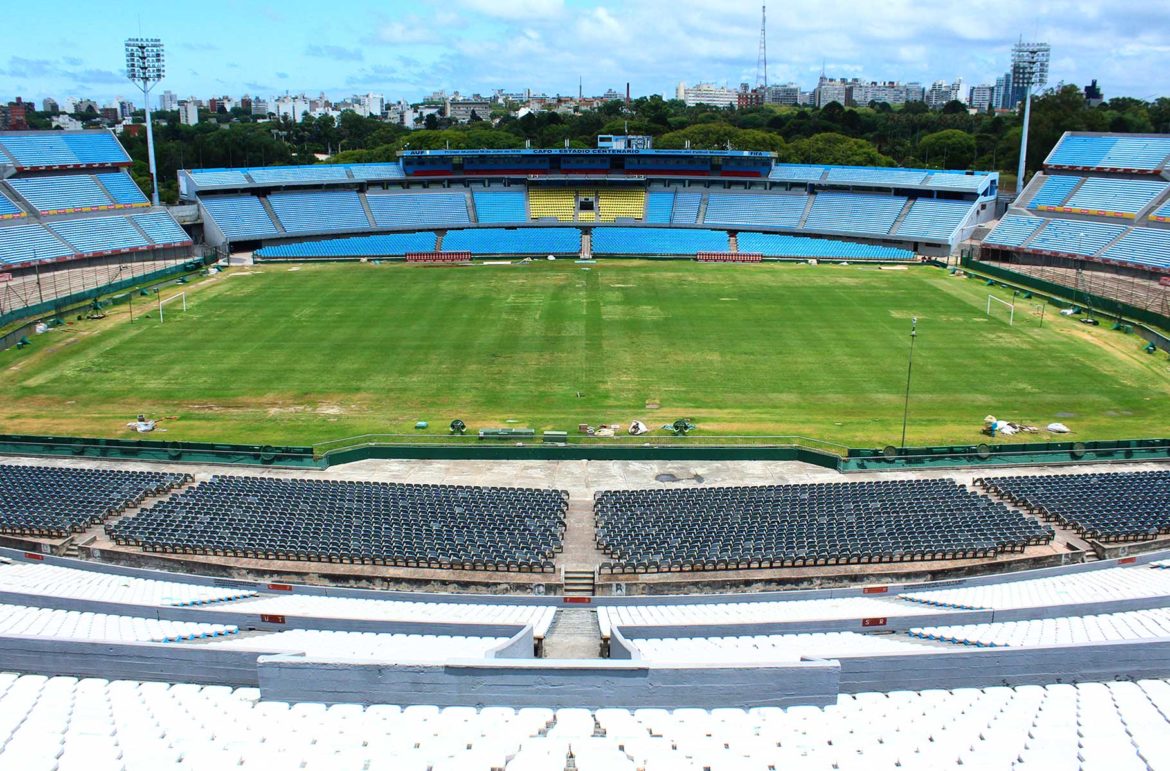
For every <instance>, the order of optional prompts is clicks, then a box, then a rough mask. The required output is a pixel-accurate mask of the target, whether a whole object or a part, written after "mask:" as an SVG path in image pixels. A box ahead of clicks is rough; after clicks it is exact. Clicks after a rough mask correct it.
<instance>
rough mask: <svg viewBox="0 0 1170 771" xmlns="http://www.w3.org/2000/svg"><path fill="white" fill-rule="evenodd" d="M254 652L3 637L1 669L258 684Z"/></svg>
mask: <svg viewBox="0 0 1170 771" xmlns="http://www.w3.org/2000/svg"><path fill="white" fill-rule="evenodd" d="M263 655H265V654H264V653H263V652H255V651H221V650H215V649H213V648H207V647H204V646H202V645H182V644H168V643H93V642H83V641H79V640H55V639H52V638H45V637H0V669H4V670H6V671H11V672H25V673H30V674H40V675H49V676H53V675H68V676H72V677H100V678H104V679H106V680H152V681H161V682H170V683H173V682H183V683H199V684H205V685H232V686H252V687H255V686H257V685H259V678H258V675H257V669H256V660H257V659H258V658H259V657H260V656H263Z"/></svg>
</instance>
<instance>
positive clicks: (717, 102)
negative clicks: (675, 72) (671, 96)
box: [675, 83, 739, 107]
mask: <svg viewBox="0 0 1170 771" xmlns="http://www.w3.org/2000/svg"><path fill="white" fill-rule="evenodd" d="M675 95H676V97H677V98H678V99H681V100H682V101H683V102H684V103H685V104H686V106H687V107H695V106H697V105H700V104H705V105H707V106H708V107H733V106H735V105H736V104H737V103H738V102H739V94H738V92H736V91H732V90H731V89H730V88H723V87H722V86H716V85H715V84H713V83H696V84H695V85H694V86H689V87H688V86H687V84H686V83H679V84H678V88H677V89H676V91H675Z"/></svg>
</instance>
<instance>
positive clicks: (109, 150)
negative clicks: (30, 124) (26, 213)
mask: <svg viewBox="0 0 1170 771" xmlns="http://www.w3.org/2000/svg"><path fill="white" fill-rule="evenodd" d="M0 150H3V151H4V152H6V153H7V154H8V155H9V156H10V157H11V158H12V160H13V162H14V163H15V165H16V168H17V169H19V170H22V171H24V170H34V169H59V168H70V167H74V168H87V167H98V166H129V165H130V156H128V155H127V154H126V151H125V150H123V149H122V145H120V144H119V143H118V140H117V139H115V138H114V135H113V134H112V133H110V132H109V131H106V130H100V131H30V132H19V131H12V132H4V133H3V134H0Z"/></svg>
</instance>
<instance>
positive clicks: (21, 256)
mask: <svg viewBox="0 0 1170 771" xmlns="http://www.w3.org/2000/svg"><path fill="white" fill-rule="evenodd" d="M74 253H75V252H74V251H73V247H71V246H70V245H69V244H67V243H65V242H64V241H62V240H61V239H60V238H57V236H55V235H54V234H53V232H52V231H51V230H49V229H48V228H47V227H45V226H44V225H42V224H40V223H37V222H34V223H29V224H21V225H8V226H6V227H0V264H3V265H17V264H20V263H26V262H34V261H35V262H39V261H42V260H55V259H58V258H61V257H69V256H72V255H73V254H74Z"/></svg>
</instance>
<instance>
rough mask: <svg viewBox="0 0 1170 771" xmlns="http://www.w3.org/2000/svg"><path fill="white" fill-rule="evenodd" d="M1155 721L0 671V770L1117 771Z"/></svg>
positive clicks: (1092, 706)
mask: <svg viewBox="0 0 1170 771" xmlns="http://www.w3.org/2000/svg"><path fill="white" fill-rule="evenodd" d="M682 706H683V705H680V707H682ZM1168 714H1170V683H1168V682H1167V681H1165V680H1139V681H1136V682H1113V683H1079V684H1076V685H1072V684H1059V685H1049V686H1037V685H1028V686H1017V687H1014V688H1009V687H987V688H963V689H956V690H954V691H944V690H932V691H895V692H891V693H888V694H887V693H872V692H863V693H857V694H842V695H841V696H840V698H839V699H838V701H837V703H835V704H833V705H830V706H827V707H791V708H789V709H780V708H776V707H753V708H744V709H726V708H725V709H699V708H677V709H637V710H625V709H614V708H603V709H596V710H594V709H584V708H562V709H555V710H554V709H546V708H525V709H519V710H516V709H510V708H506V707H481V708H474V707H442V708H440V707H438V706H434V705H412V706H406V707H400V706H398V705H393V704H372V705H361V704H334V705H331V706H327V705H325V704H320V703H300V704H289V703H286V702H278V701H271V700H262V699H261V698H260V691H259V690H258V689H255V688H238V689H234V690H233V689H231V688H225V687H216V686H203V687H201V686H198V685H192V684H186V683H177V684H168V683H146V682H137V681H129V680H119V681H107V680H100V679H86V680H78V679H76V678H72V677H54V678H48V677H43V676H38V675H17V674H10V673H0V715H2V716H3V717H2V718H0V766H3V767H5V768H14V769H17V768H18V769H21V770H22V771H51V770H52V769H56V770H57V771H78V769H99V770H100V771H106V769H115V768H117V769H124V770H125V771H144V770H145V769H152V770H153V769H160V768H186V767H191V768H236V767H240V766H243V767H245V768H250V767H253V766H255V767H263V768H270V769H293V768H298V769H299V768H305V769H327V768H332V769H367V770H368V771H427V769H431V770H433V771H483V770H486V769H503V768H507V769H509V771H535V770H538V769H539V770H540V771H547V770H549V769H565V768H575V769H578V771H636V770H641V771H667V770H669V771H701V770H702V769H709V770H710V771H723V770H724V769H734V770H735V771H766V770H767V769H788V768H800V769H840V770H841V771H856V770H857V769H874V768H902V769H910V770H913V771H921V770H925V769H932V770H933V769H950V768H983V769H1007V768H1044V769H1075V768H1082V769H1099V768H1108V769H1114V770H1115V771H1132V770H1133V769H1160V768H1163V767H1164V758H1165V757H1166V756H1167V754H1170V740H1168V739H1167V736H1168V735H1170V719H1168V718H1167V715H1168Z"/></svg>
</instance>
